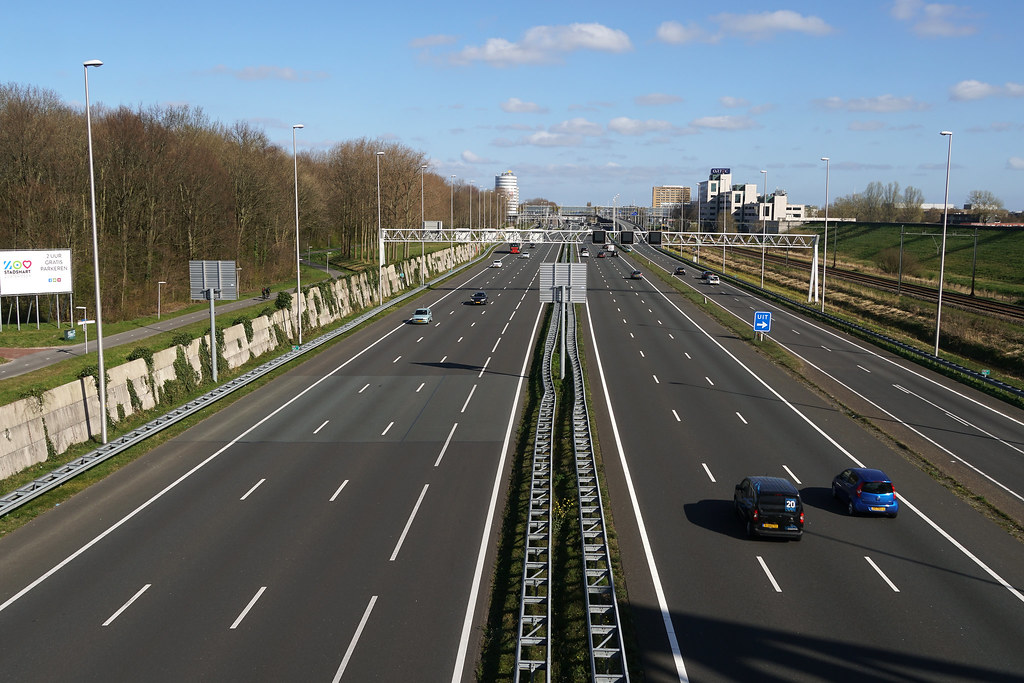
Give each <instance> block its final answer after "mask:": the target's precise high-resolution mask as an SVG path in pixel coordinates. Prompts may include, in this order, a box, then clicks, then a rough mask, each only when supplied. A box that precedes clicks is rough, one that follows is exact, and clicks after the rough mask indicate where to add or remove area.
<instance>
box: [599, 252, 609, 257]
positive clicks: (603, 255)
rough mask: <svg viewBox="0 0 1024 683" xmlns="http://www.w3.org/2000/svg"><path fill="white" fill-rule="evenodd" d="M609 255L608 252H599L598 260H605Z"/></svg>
mask: <svg viewBox="0 0 1024 683" xmlns="http://www.w3.org/2000/svg"><path fill="white" fill-rule="evenodd" d="M607 255H608V252H607V251H599V252H597V258H604V257H605V256H607Z"/></svg>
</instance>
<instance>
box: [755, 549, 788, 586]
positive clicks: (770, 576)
mask: <svg viewBox="0 0 1024 683" xmlns="http://www.w3.org/2000/svg"><path fill="white" fill-rule="evenodd" d="M757 561H758V562H760V563H761V569H763V570H764V573H765V574H767V575H768V580H769V581H771V582H772V586H774V587H775V592H776V593H781V592H782V589H781V588H779V582H778V581H776V580H775V577H774V576H772V572H771V570H770V569H768V565H767V564H765V561H764V558H763V557H761V556H760V555H758V556H757Z"/></svg>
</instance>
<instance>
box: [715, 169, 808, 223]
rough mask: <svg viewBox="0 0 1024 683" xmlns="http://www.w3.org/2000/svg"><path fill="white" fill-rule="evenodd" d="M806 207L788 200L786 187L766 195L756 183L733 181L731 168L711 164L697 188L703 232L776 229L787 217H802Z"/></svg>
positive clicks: (790, 219) (791, 219) (798, 218)
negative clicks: (713, 166) (759, 190)
mask: <svg viewBox="0 0 1024 683" xmlns="http://www.w3.org/2000/svg"><path fill="white" fill-rule="evenodd" d="M805 210H806V207H805V206H804V205H803V204H790V203H789V201H788V197H787V195H786V191H785V190H775V191H774V192H773V193H771V194H769V195H768V196H767V197H766V196H764V195H759V194H758V192H757V184H756V183H743V184H733V182H732V171H731V169H728V168H713V169H711V173H710V174H708V179H707V180H706V181H702V182H701V183H699V185H698V188H697V216H698V221H699V223H700V226H701V228H700V229H701V230H703V231H704V232H760V231H761V229H762V225H763V227H764V229H765V230H766V231H768V232H779V229H780V227H783V226H784V225H785V223H786V222H788V221H800V220H803V219H804V216H805Z"/></svg>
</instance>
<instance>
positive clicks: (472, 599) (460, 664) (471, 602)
mask: <svg viewBox="0 0 1024 683" xmlns="http://www.w3.org/2000/svg"><path fill="white" fill-rule="evenodd" d="M524 296H525V295H524ZM543 313H544V308H543V307H541V308H540V309H538V310H537V317H536V318H535V319H534V321H533V331H532V332H531V333H530V336H529V337H528V339H534V338H535V337H536V336H537V328H538V327H539V326H540V321H541V316H542V315H543ZM532 353H533V345H532V344H530V343H527V344H526V351H525V353H524V354H523V365H522V367H521V368H520V370H519V381H518V383H517V384H516V392H515V398H514V399H513V400H512V409H511V410H510V411H509V415H508V422H507V423H506V425H505V440H504V441H503V442H502V444H501V457H500V458H499V459H498V467H497V469H495V471H494V483H493V484H492V486H491V500H490V502H489V503H488V504H487V516H486V517H485V518H484V528H483V532H482V533H481V535H480V547H479V548H478V549H477V554H476V566H475V567H474V569H473V583H472V586H471V588H470V591H469V598H468V600H467V602H466V615H465V617H463V620H462V634H461V635H460V636H459V648H458V650H457V651H456V653H455V668H454V669H453V670H452V683H461V681H462V672H463V671H464V670H465V668H466V657H467V654H468V652H469V638H470V636H471V635H472V633H473V625H474V623H475V622H474V615H475V614H476V603H477V600H478V599H479V596H480V587H481V585H482V583H483V573H484V562H485V560H486V559H487V549H488V548H489V547H490V538H491V528H492V527H493V526H495V525H496V524H498V522H497V521H496V520H495V511H496V509H497V507H498V493H499V492H500V491H501V486H502V482H504V480H505V478H504V470H505V460H506V458H507V457H508V448H509V443H510V442H511V440H512V430H513V428H514V427H515V426H516V425H517V424H519V421H518V419H517V416H518V411H519V401H520V397H521V396H522V393H523V383H524V382H525V381H526V369H527V367H528V365H529V362H530V358H531V355H532Z"/></svg>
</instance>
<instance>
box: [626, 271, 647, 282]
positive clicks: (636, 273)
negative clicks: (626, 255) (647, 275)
mask: <svg viewBox="0 0 1024 683" xmlns="http://www.w3.org/2000/svg"><path fill="white" fill-rule="evenodd" d="M629 277H630V278H632V279H634V280H642V279H643V278H644V274H643V273H641V272H640V271H639V270H634V271H633V272H632V273H630V274H629Z"/></svg>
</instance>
